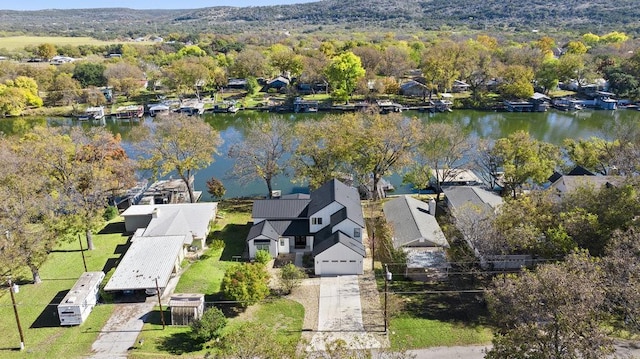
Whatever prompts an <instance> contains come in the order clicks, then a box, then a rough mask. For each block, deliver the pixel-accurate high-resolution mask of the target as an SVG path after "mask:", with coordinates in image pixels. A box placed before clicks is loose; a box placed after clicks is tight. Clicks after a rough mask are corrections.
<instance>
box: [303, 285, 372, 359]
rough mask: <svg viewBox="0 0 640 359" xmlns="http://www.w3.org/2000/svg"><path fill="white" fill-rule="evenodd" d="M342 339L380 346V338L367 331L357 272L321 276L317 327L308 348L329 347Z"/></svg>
mask: <svg viewBox="0 0 640 359" xmlns="http://www.w3.org/2000/svg"><path fill="white" fill-rule="evenodd" d="M336 340H343V341H344V342H345V344H346V345H347V347H349V348H352V349H365V348H380V347H381V345H380V342H378V340H376V339H375V337H374V336H373V335H370V334H368V333H367V332H365V331H364V325H363V323H362V305H361V303H360V287H359V285H358V276H357V275H347V276H337V277H322V278H321V279H320V298H319V303H318V331H317V332H316V333H315V334H314V336H313V339H312V340H311V343H310V345H309V348H308V350H310V351H318V350H326V347H327V345H331V344H332V343H335V342H336Z"/></svg>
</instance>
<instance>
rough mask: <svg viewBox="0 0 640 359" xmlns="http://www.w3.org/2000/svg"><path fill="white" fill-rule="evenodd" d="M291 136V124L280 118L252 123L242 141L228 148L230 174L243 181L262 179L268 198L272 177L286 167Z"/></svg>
mask: <svg viewBox="0 0 640 359" xmlns="http://www.w3.org/2000/svg"><path fill="white" fill-rule="evenodd" d="M292 139H293V131H292V128H291V125H290V124H289V123H287V122H286V121H285V120H284V119H283V118H282V117H271V118H270V119H269V120H268V121H265V122H254V123H253V125H251V126H250V127H249V128H248V129H247V134H246V135H245V140H244V141H243V142H242V143H237V144H233V145H232V146H231V147H230V148H229V157H231V158H233V159H235V164H234V166H233V175H234V176H235V177H237V178H238V180H240V181H241V182H242V183H248V182H250V181H251V180H254V179H261V180H263V181H264V182H265V184H266V185H267V197H268V198H271V193H272V190H273V180H274V178H275V177H276V176H278V175H281V174H284V173H285V172H286V170H287V168H288V163H287V158H286V155H287V154H289V153H291V150H292Z"/></svg>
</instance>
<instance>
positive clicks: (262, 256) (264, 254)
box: [255, 249, 271, 265]
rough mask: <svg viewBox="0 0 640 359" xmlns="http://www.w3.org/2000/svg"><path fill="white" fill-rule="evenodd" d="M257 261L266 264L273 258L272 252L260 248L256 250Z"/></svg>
mask: <svg viewBox="0 0 640 359" xmlns="http://www.w3.org/2000/svg"><path fill="white" fill-rule="evenodd" d="M255 259H256V263H259V264H262V265H266V264H267V263H269V261H270V260H271V254H270V253H269V251H266V250H262V249H261V250H259V251H257V252H256V258H255Z"/></svg>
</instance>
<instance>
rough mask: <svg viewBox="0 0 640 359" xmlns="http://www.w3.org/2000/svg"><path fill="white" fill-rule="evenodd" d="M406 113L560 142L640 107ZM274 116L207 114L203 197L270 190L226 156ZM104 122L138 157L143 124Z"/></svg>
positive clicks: (497, 134) (595, 131) (481, 133)
mask: <svg viewBox="0 0 640 359" xmlns="http://www.w3.org/2000/svg"><path fill="white" fill-rule="evenodd" d="M404 114H405V115H406V116H417V117H418V118H420V119H421V120H422V121H438V122H448V123H456V124H459V125H460V126H462V127H463V128H465V129H466V130H467V131H468V133H469V134H470V135H471V136H472V137H473V138H488V139H497V138H501V137H505V136H507V135H509V134H510V133H513V132H515V131H518V130H526V131H528V132H529V133H530V134H531V135H532V136H533V137H534V138H536V139H538V140H542V141H545V142H549V143H553V144H556V145H560V144H562V141H563V140H564V139H565V138H575V139H578V138H589V137H591V136H597V137H604V138H609V136H608V134H607V131H606V128H607V126H608V125H609V124H611V123H613V122H614V121H616V120H620V121H638V120H640V111H636V110H631V109H629V110H626V109H619V110H615V111H595V110H582V111H578V112H574V113H571V112H558V111H555V110H549V111H548V112H541V113H512V112H483V111H475V110H454V111H453V112H449V113H436V114H430V113H422V112H404ZM271 116H274V115H273V114H269V113H262V112H251V111H247V112H242V111H240V112H238V113H236V114H206V115H204V116H203V118H204V120H205V121H206V122H207V123H209V124H210V125H211V126H212V127H213V128H215V129H216V130H217V131H219V132H220V136H221V137H222V139H223V140H224V143H223V144H222V146H221V147H220V148H219V150H218V154H217V155H215V156H214V162H213V163H212V164H211V165H210V166H209V167H208V168H205V169H202V170H200V171H199V172H198V173H197V174H196V181H195V187H196V190H201V191H203V200H205V201H207V200H210V199H211V198H210V197H209V194H208V193H207V192H206V186H205V182H206V181H207V179H209V178H211V177H212V176H214V177H217V178H219V179H221V180H222V182H223V183H224V185H225V188H226V190H227V192H226V195H225V198H232V197H244V196H260V195H261V196H264V195H266V192H267V187H266V185H265V184H264V181H254V182H252V183H249V184H246V185H241V184H239V183H238V181H236V180H235V179H233V178H232V177H231V176H230V174H229V171H230V170H231V168H232V167H233V160H232V159H230V158H228V157H227V153H228V151H229V147H230V146H231V145H232V144H234V143H238V142H240V141H242V140H243V136H244V130H245V129H246V127H247V124H249V123H251V122H253V121H268V120H269V118H270V117H271ZM280 116H284V117H285V118H290V119H291V121H292V122H296V121H301V120H305V119H312V118H315V119H318V118H321V117H322V116H324V114H322V113H316V114H295V115H293V114H284V115H280ZM6 121H11V120H10V119H7V120H3V121H0V131H1V130H4V131H5V132H6V131H7V126H8V122H6ZM31 121H42V122H45V121H44V120H43V119H31ZM152 121H153V119H152V118H150V117H148V118H145V119H144V122H152ZM46 122H48V123H49V124H52V125H60V124H64V125H78V122H77V121H76V120H72V119H59V118H58V119H48V121H46ZM83 125H84V126H89V124H86V123H83ZM103 125H104V126H106V127H107V128H108V129H109V130H110V131H111V132H113V133H119V134H121V136H122V139H123V146H124V147H125V149H126V150H127V152H128V153H130V155H132V156H133V157H135V156H136V154H135V150H134V146H133V144H135V143H136V142H137V140H138V133H139V132H138V130H137V129H138V128H139V126H140V124H137V123H133V124H130V123H123V122H117V121H116V120H114V119H110V118H107V119H106V120H105V123H104V124H103ZM290 178H291V177H289V176H278V177H277V178H276V179H275V180H274V186H273V188H274V189H280V190H282V193H283V194H287V193H292V192H300V191H305V187H304V184H303V183H292V182H291V179H290ZM387 178H389V180H390V181H391V183H392V184H393V185H394V186H395V188H396V192H397V193H409V192H411V188H410V187H409V186H407V185H402V183H401V182H402V181H401V178H400V176H398V175H393V176H387Z"/></svg>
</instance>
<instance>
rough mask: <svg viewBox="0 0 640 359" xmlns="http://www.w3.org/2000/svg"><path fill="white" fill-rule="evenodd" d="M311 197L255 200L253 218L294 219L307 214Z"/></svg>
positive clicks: (252, 211)
mask: <svg viewBox="0 0 640 359" xmlns="http://www.w3.org/2000/svg"><path fill="white" fill-rule="evenodd" d="M310 201H311V200H309V199H297V198H294V199H289V198H279V199H262V200H259V201H254V202H253V209H252V210H251V217H252V218H269V219H293V218H300V217H306V216H307V206H308V205H309V202H310Z"/></svg>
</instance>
